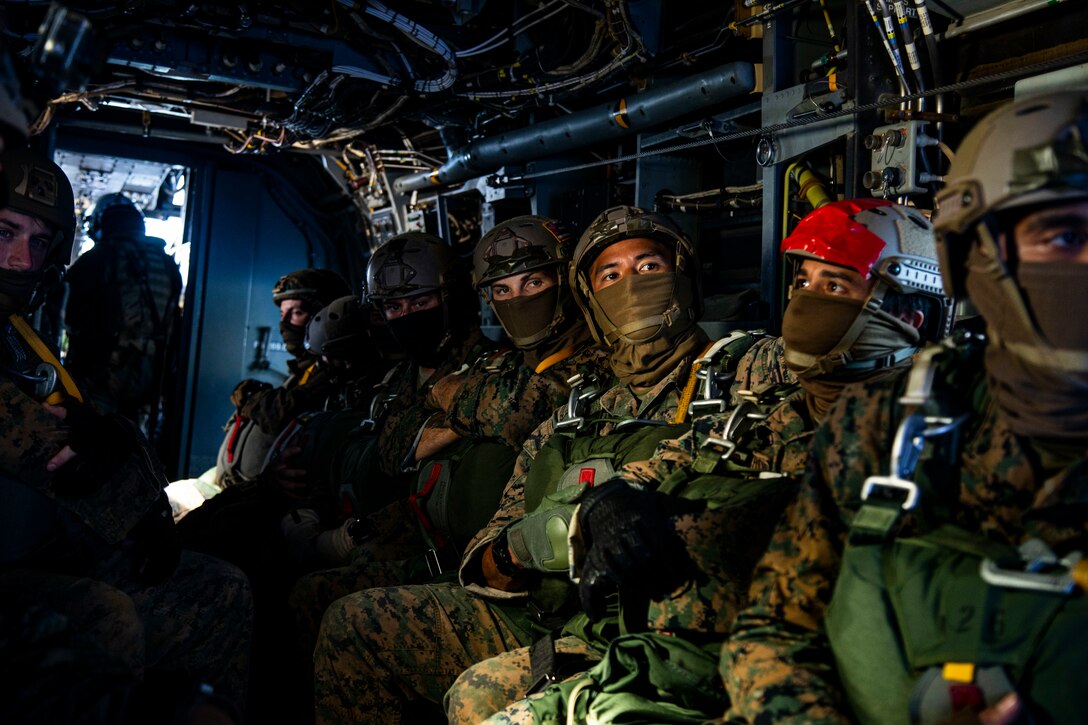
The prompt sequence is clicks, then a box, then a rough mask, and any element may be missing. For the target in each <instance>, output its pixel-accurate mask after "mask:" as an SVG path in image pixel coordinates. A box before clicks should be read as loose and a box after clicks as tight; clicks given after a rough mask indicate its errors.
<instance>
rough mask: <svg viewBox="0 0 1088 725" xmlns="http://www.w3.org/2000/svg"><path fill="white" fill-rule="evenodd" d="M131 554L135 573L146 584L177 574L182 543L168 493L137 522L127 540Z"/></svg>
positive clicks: (133, 572) (156, 582)
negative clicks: (175, 524)
mask: <svg viewBox="0 0 1088 725" xmlns="http://www.w3.org/2000/svg"><path fill="white" fill-rule="evenodd" d="M126 543H127V546H128V547H129V551H130V553H131V555H132V574H133V576H135V577H136V579H137V580H138V581H140V582H142V583H144V584H158V583H160V582H162V581H164V580H165V579H166V578H167V577H168V576H170V575H171V574H172V573H174V569H175V568H176V567H177V565H178V561H179V560H180V559H181V543H180V541H179V540H178V534H177V531H176V530H175V529H174V516H173V512H172V511H171V510H170V501H169V500H168V499H167V498H166V494H165V493H164V494H162V495H161V497H160V498H159V500H158V501H157V502H156V503H155V505H154V506H152V507H151V510H150V511H148V512H147V513H146V514H144V516H143V518H142V519H140V520H139V521H137V522H136V525H135V526H133V527H132V530H131V531H129V532H128V539H127V540H126Z"/></svg>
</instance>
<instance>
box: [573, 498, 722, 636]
mask: <svg viewBox="0 0 1088 725" xmlns="http://www.w3.org/2000/svg"><path fill="white" fill-rule="evenodd" d="M701 508H702V504H701V503H700V502H696V501H688V500H684V499H678V498H675V497H673V496H667V495H665V494H661V493H657V492H655V491H640V490H638V489H635V488H632V487H631V486H629V485H627V483H626V482H624V481H621V480H617V479H614V480H612V481H607V482H605V483H603V484H601V485H600V486H595V487H594V488H593V489H591V490H590V491H589V493H588V494H586V496H585V498H583V499H582V503H581V505H580V506H579V508H578V511H577V512H576V516H577V517H578V526H579V528H580V529H581V531H582V537H583V540H584V542H585V548H586V557H585V562H584V564H583V566H582V576H581V580H580V582H579V584H578V595H579V597H580V598H581V601H582V608H583V609H584V610H585V612H586V614H587V615H589V617H590V619H593V620H598V619H600V618H601V617H603V616H604V614H605V610H606V608H607V607H606V600H607V597H608V595H609V594H611V593H613V592H615V591H617V590H618V591H620V593H621V594H622V593H624V592H638V593H642V594H647V595H650V596H654V595H660V594H664V593H665V592H667V591H671V590H672V589H675V588H676V587H677V586H679V585H680V584H681V583H682V582H683V581H684V580H685V579H687V578H688V577H689V576H690V575H691V570H692V566H693V565H692V563H691V559H690V558H689V557H688V554H687V552H686V550H685V547H684V543H683V541H681V539H680V536H679V534H677V532H676V529H675V528H674V526H673V522H672V517H673V516H676V515H679V514H682V513H686V512H693V511H698V510H699V509H701Z"/></svg>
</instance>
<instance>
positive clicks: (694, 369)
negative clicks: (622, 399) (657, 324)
mask: <svg viewBox="0 0 1088 725" xmlns="http://www.w3.org/2000/svg"><path fill="white" fill-rule="evenodd" d="M764 337H766V334H764V333H763V331H762V330H751V331H748V330H736V331H734V332H732V333H730V334H729V335H726V336H725V337H723V338H721V339H720V340H717V341H716V342H714V343H712V344H711V345H710V346H709V347H708V348H707V349H706V350H705V351H704V352H703V354H702V356H700V357H699V358H697V359H696V360H695V361H694V362H692V364H691V377H690V378H689V380H688V386H692V381H693V380H697V381H698V382H699V393H698V395H697V396H695V395H692V394H688V389H689V388H688V387H685V389H684V396H682V397H681V399H680V407H679V408H678V410H677V414H678V416H679V415H682V416H685V417H687V416H690V417H691V418H696V417H698V416H700V415H706V414H708V413H724V412H725V411H726V410H727V409H728V408H729V386H730V385H731V384H732V383H733V379H734V378H735V377H736V375H737V366H738V364H739V363H740V360H741V358H742V357H744V354H745V353H747V352H748V350H750V349H751V348H752V346H753V345H755V344H756V343H757V342H758V341H759V340H761V339H762V338H764ZM692 390H693V392H694V389H693V387H692ZM674 422H677V423H679V422H683V418H681V419H680V420H676V421H674Z"/></svg>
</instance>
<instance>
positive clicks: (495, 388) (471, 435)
mask: <svg viewBox="0 0 1088 725" xmlns="http://www.w3.org/2000/svg"><path fill="white" fill-rule="evenodd" d="M570 246H572V245H571V243H570V236H569V234H567V233H566V232H565V230H564V229H563V228H562V227H561V226H559V225H558V224H557V222H555V221H554V220H551V219H546V218H543V217H533V216H524V217H516V218H514V219H512V220H510V221H508V222H504V223H502V224H500V225H498V226H496V227H495V228H494V229H492V230H491V231H490V232H488V233H487V234H486V235H484V237H483V238H482V239H481V240H480V242H479V244H478V246H477V249H476V254H475V265H474V272H473V283H474V285H475V286H476V288H477V289H479V290H481V291H482V292H485V293H486V294H487V296H488V298H489V301H490V302H491V304H492V305H494V306H496V307H497V308H498V309H499V310H500V311H501V313H502V314H500V316H499V319H500V322H502V323H503V324H504V329H506V331H507V335H508V336H509V337H510V339H511V342H513V343H514V344H515V345H516V346H517V347H516V349H515V350H511V351H505V352H500V353H496V354H493V355H491V356H489V357H487V358H481V359H480V360H478V361H477V362H476V363H475V364H474V365H473V367H472V368H471V369H470V370H469V371H468V372H466V373H464V374H457V375H454V376H451V377H450V378H447V379H446V381H444V384H447V383H453V384H454V385H456V388H455V391H454V392H453V393H452V394H451V395H449V396H440V397H446V398H447V399H448V402H446V403H445V406H444V408H445V416H444V418H443V419H442V422H443V427H445V428H447V429H448V430H450V431H452V432H453V433H454V434H456V435H457V436H458V437H460V438H461V439H463V440H466V441H478V442H488V441H492V442H499V443H502V444H505V445H506V446H507V447H509V448H510V450H512V451H515V452H516V451H518V450H520V449H521V446H522V444H523V443H524V441H525V439H526V438H527V437H528V436H529V435H530V434H531V433H532V432H533V429H534V428H536V426H537V425H539V424H540V423H541V422H542V421H544V420H546V419H547V418H548V417H549V416H550V415H551V414H552V412H553V411H554V410H555V409H556V408H557V407H559V405H560V404H561V403H563V402H564V401H566V399H567V396H568V394H569V393H570V383H569V380H570V379H571V378H572V377H574V376H576V375H578V376H581V377H584V378H588V377H590V376H598V375H600V374H601V373H602V371H604V370H607V358H606V355H605V353H604V351H603V350H601V349H600V348H598V347H597V346H596V345H595V344H594V343H593V340H592V338H591V336H590V334H589V330H588V329H587V328H586V326H585V322H584V319H583V318H582V315H581V313H580V311H579V310H578V308H577V306H576V305H575V304H574V302H573V299H572V297H571V295H570V294H569V291H568V290H567V289H566V279H565V276H566V275H565V273H566V267H567V261H568V258H569V255H570V252H571V249H570V248H569V247H570ZM515 285H517V286H518V287H519V289H518V292H522V294H517V295H515V296H512V293H511V291H510V290H511V289H512V288H513V287H514V286H515ZM546 285H547V286H546ZM495 288H497V289H498V295H497V296H495V295H494V293H493V291H492V290H493V289H495ZM538 288H542V289H538ZM525 292H528V294H526V293H525ZM507 298H510V299H509V301H507ZM519 300H520V301H519ZM504 301H505V302H506V305H507V306H505V307H504V306H503V303H504ZM496 303H497V304H496ZM526 304H528V308H526V307H525V305H526ZM515 306H516V307H515ZM511 308H513V309H511ZM512 401H517V404H516V406H515V407H514V408H513V409H511V402H512ZM436 403H438V404H439V406H440V407H442V401H436ZM439 457H441V454H439ZM424 474H426V472H424ZM451 485H452V484H451ZM450 495H462V496H463V495H473V496H476V495H478V494H477V491H476V490H465V491H459V490H456V489H454V490H452V491H451V494H450ZM495 503H496V505H497V501H496V502H495ZM476 508H477V507H474V508H473V510H476ZM490 513H491V512H490V511H488V512H487V513H486V514H484V515H485V516H487V517H489V516H490ZM485 520H486V519H485ZM482 523H483V521H481V522H477V523H476V524H475V526H479V525H481V524H482ZM366 526H367V528H368V529H369V535H368V536H367V539H366V541H364V542H363V543H362V544H361V545H360V546H358V547H357V548H356V549H354V550H353V552H352V565H351V566H348V567H342V568H339V569H332V570H328V571H323V572H318V573H315V574H311V575H308V576H306V577H303V578H302V579H301V580H299V582H298V583H296V585H295V587H294V589H293V591H292V595H291V604H292V609H293V610H294V613H295V617H296V621H297V622H298V626H299V633H300V636H301V643H302V651H304V652H307V653H312V652H313V645H314V643H315V642H316V640H317V633H318V628H319V625H320V623H321V616H322V615H323V614H324V611H325V609H326V608H327V607H328V605H329V604H331V603H332V602H334V601H335V600H336V599H339V598H340V597H343V596H346V595H348V594H350V593H352V592H355V591H361V590H363V589H370V588H372V587H379V586H380V587H384V586H394V585H397V584H408V583H418V582H422V581H427V580H429V579H431V578H432V575H433V572H432V571H431V568H432V567H429V566H427V565H426V562H425V561H424V559H423V555H424V554H425V552H426V551H427V549H428V547H429V546H432V545H433V544H434V542H432V541H428V539H427V536H426V535H425V533H424V531H423V530H422V529H421V522H420V520H419V518H418V516H417V514H416V512H415V511H414V510H413V508H412V506H411V505H409V502H408V501H407V500H401V501H397V502H395V503H393V504H390V505H389V506H387V507H385V508H383V509H382V510H380V511H378V512H375V513H374V514H371V515H369V516H368V517H367V522H366ZM459 528H460V526H459ZM473 530H474V529H473ZM450 533H451V532H444V535H445V536H446V537H447V538H451V539H452V538H454V537H450V536H449V534H450ZM464 543H466V542H465V541H464V540H461V541H451V542H450V544H451V548H452V549H456V551H455V553H453V556H455V557H456V558H457V559H458V560H459V559H460V556H461V554H462V553H463V552H462V551H461V549H460V548H459V546H460V545H463V544H464Z"/></svg>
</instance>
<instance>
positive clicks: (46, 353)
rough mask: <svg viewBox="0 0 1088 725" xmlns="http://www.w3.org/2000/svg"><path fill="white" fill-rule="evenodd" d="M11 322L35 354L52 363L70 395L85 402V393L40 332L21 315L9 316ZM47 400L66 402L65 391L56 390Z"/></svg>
mask: <svg viewBox="0 0 1088 725" xmlns="http://www.w3.org/2000/svg"><path fill="white" fill-rule="evenodd" d="M8 320H9V321H10V322H11V326H12V327H14V328H15V331H16V332H18V333H19V336H20V337H22V338H23V339H24V340H26V343H27V344H28V345H30V349H31V350H33V351H34V354H35V355H37V356H38V358H39V359H40V360H41V361H42V362H45V363H49V364H50V365H52V366H53V367H54V368H55V369H56V371H57V379H58V380H60V383H61V385H63V386H64V390H65V391H67V393H68V395H69V396H71V397H73V398H75V399H76V400H78V401H79V402H81V403H82V402H83V395H82V394H81V393H80V392H79V388H78V387H76V381H74V380H72V376H71V375H69V374H68V371H67V370H65V369H64V367H63V366H61V364H60V360H57V356H56V355H54V354H53V351H52V350H50V349H49V346H48V345H46V344H45V343H44V342H42V339H41V338H40V337H38V333H36V332H34V328H33V327H31V326H30V325H29V324H27V321H26V320H24V319H23V318H22V317H20V316H19V315H11V316H10V317H8ZM45 402H47V403H49V404H50V405H60V404H61V403H63V402H64V393H62V392H60V391H59V390H54V391H53V392H52V393H50V394H49V397H47V398H46V399H45Z"/></svg>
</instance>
